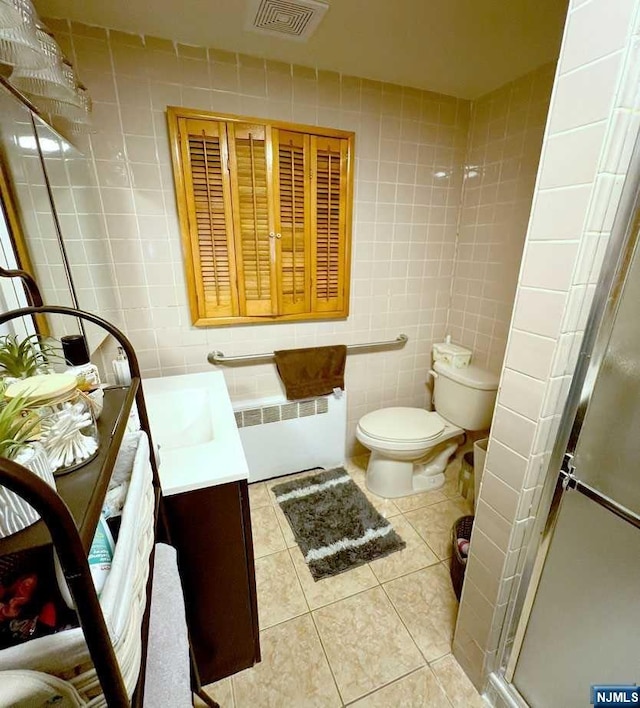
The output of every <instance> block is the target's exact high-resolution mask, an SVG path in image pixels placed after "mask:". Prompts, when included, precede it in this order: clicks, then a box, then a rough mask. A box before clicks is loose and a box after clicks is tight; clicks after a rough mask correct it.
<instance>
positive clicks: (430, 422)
mask: <svg viewBox="0 0 640 708" xmlns="http://www.w3.org/2000/svg"><path fill="white" fill-rule="evenodd" d="M359 425H360V429H361V430H362V432H364V433H366V434H367V435H369V436H371V437H372V438H377V439H378V440H397V441H398V442H422V441H424V440H431V438H435V437H438V435H440V433H442V431H443V430H444V421H443V420H442V418H441V417H440V416H439V415H438V414H437V413H432V412H430V411H426V410H424V409H423V408H381V409H380V410H377V411H373V412H371V413H367V414H366V415H365V416H363V417H362V418H361V419H360V423H359Z"/></svg>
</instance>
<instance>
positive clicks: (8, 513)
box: [0, 442, 56, 538]
mask: <svg viewBox="0 0 640 708" xmlns="http://www.w3.org/2000/svg"><path fill="white" fill-rule="evenodd" d="M15 461H16V462H17V463H18V464H20V465H23V466H24V467H26V468H27V469H29V470H31V471H32V472H34V473H35V474H37V475H38V477H40V478H41V479H43V480H44V481H45V482H46V483H47V484H48V485H50V486H51V487H53V488H54V489H55V487H56V483H55V480H54V478H53V470H52V469H51V464H50V463H49V459H48V457H47V453H46V452H45V450H44V447H42V445H41V444H40V443H38V442H33V443H29V445H27V446H26V447H25V448H23V449H22V450H20V452H19V453H18V455H17V456H16V459H15ZM39 518H40V514H38V512H37V511H36V510H35V509H34V508H33V507H32V506H30V505H29V504H27V502H26V501H25V500H24V499H23V498H22V497H20V496H18V495H17V494H14V493H13V492H11V491H9V490H8V489H7V488H6V487H2V486H0V538H5V536H11V534H14V533H17V532H18V531H22V529H25V528H27V526H31V524H35V522H36V521H38V519H39Z"/></svg>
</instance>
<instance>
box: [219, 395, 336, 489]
mask: <svg viewBox="0 0 640 708" xmlns="http://www.w3.org/2000/svg"><path fill="white" fill-rule="evenodd" d="M233 409H234V413H235V417H236V423H237V425H238V431H239V432H240V439H241V440H242V446H243V447H244V453H245V456H246V458H247V464H248V465H249V482H259V481H260V480H263V479H270V478H271V477H281V476H283V475H287V474H292V473H293V472H301V471H302V470H308V469H313V468H314V467H324V468H326V469H330V468H332V467H337V466H339V465H342V464H344V460H345V445H346V430H347V394H346V391H341V392H340V395H336V394H330V395H328V396H320V397H319V398H312V399H309V400H306V401H287V400H286V399H284V398H281V397H274V398H263V399H260V400H254V401H242V402H241V401H236V402H234V406H233Z"/></svg>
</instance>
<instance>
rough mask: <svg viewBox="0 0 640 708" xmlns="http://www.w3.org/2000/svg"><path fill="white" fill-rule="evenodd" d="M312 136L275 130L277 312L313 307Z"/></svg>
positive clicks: (296, 310) (287, 313) (300, 311)
mask: <svg viewBox="0 0 640 708" xmlns="http://www.w3.org/2000/svg"><path fill="white" fill-rule="evenodd" d="M309 141H310V138H309V135H306V134H304V133H293V132H290V131H286V130H274V136H273V153H274V160H275V162H276V164H277V167H278V169H277V170H275V179H274V185H275V194H274V200H275V204H276V232H277V234H279V236H278V237H277V241H276V247H277V264H278V312H279V314H283V315H291V314H297V313H305V312H309V311H310V309H311V273H310V269H311V212H310V209H311V194H310V189H309V164H308V162H309Z"/></svg>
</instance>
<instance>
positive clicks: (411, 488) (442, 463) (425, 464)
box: [365, 440, 459, 499]
mask: <svg viewBox="0 0 640 708" xmlns="http://www.w3.org/2000/svg"><path fill="white" fill-rule="evenodd" d="M458 445H459V443H458V441H457V440H456V441H452V442H448V443H446V445H444V446H443V447H442V448H441V449H439V450H437V451H436V454H434V451H430V455H429V457H428V459H427V460H426V461H425V460H424V458H421V459H419V460H397V459H395V460H393V459H391V458H389V457H386V456H385V455H384V454H382V453H380V452H376V451H372V453H371V457H370V458H369V464H368V466H367V473H366V476H365V483H366V485H367V489H368V490H369V491H370V492H373V494H376V495H377V496H379V497H385V498H387V499H394V498H397V497H408V496H410V495H412V494H421V493H422V492H430V491H432V490H434V489H439V488H440V487H442V486H443V485H444V482H445V478H444V470H445V468H446V466H447V463H448V462H449V459H450V458H451V455H453V453H454V452H455V451H456V450H457V449H458Z"/></svg>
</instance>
